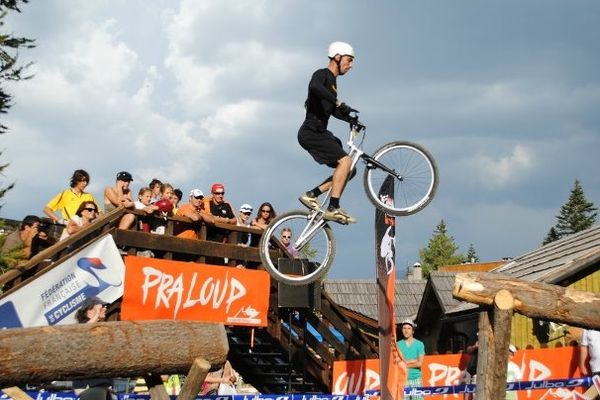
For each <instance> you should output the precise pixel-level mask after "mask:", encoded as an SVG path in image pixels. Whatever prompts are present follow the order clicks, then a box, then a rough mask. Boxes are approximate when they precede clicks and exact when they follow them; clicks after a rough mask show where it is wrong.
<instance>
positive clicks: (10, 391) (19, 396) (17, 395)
mask: <svg viewBox="0 0 600 400" xmlns="http://www.w3.org/2000/svg"><path fill="white" fill-rule="evenodd" d="M2 391H3V392H4V393H6V395H7V396H8V397H10V398H11V399H13V400H33V399H32V398H31V397H29V395H28V394H27V393H25V392H24V391H22V390H21V388H20V387H18V386H12V387H7V388H4V389H2Z"/></svg>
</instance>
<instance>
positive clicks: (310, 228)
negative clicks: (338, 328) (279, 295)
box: [259, 210, 335, 285]
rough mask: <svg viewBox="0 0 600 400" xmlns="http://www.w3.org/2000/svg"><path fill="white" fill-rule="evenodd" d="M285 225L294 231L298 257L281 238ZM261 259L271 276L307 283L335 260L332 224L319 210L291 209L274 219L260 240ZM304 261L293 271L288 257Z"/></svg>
mask: <svg viewBox="0 0 600 400" xmlns="http://www.w3.org/2000/svg"><path fill="white" fill-rule="evenodd" d="M284 228H289V229H290V230H291V232H292V239H291V244H292V246H294V249H295V250H296V251H297V253H298V254H297V255H296V256H295V257H294V256H293V255H292V254H290V252H288V251H287V250H284V246H283V245H282V244H281V241H280V238H281V234H282V231H283V229H284ZM259 253H260V258H261V260H262V262H263V266H264V267H265V269H266V270H267V271H269V273H270V274H271V276H272V277H273V278H274V279H276V280H278V281H280V282H283V283H286V284H288V285H307V284H309V283H311V282H314V281H316V280H319V279H321V278H322V277H323V276H324V275H325V274H326V273H327V271H329V268H331V264H332V263H333V258H334V256H335V238H334V236H333V232H332V230H331V227H330V226H329V225H328V224H327V222H326V221H324V220H322V219H321V217H320V215H318V213H315V212H306V211H301V210H295V211H290V212H287V213H284V214H281V215H278V216H277V217H276V218H274V219H273V221H271V223H270V224H269V225H268V226H267V228H266V229H265V231H264V232H263V235H262V237H261V239H260V244H259ZM290 259H295V260H301V264H302V266H301V267H300V268H298V267H299V264H300V262H297V263H295V266H296V267H297V268H296V269H295V270H290V269H289V268H290V265H289V264H290V263H289V262H286V260H290Z"/></svg>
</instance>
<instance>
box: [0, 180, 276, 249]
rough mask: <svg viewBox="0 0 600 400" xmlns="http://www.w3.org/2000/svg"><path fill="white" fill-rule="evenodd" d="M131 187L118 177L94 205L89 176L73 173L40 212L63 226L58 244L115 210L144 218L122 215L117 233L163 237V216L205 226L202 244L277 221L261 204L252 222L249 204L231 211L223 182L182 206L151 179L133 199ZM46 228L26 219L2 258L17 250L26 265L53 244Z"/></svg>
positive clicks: (183, 232)
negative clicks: (136, 232)
mask: <svg viewBox="0 0 600 400" xmlns="http://www.w3.org/2000/svg"><path fill="white" fill-rule="evenodd" d="M133 182H134V179H133V176H132V174H131V173H129V172H127V171H120V172H118V173H117V174H116V177H115V184H114V185H112V186H107V187H106V188H105V189H104V192H103V202H102V203H99V202H98V201H97V200H96V198H95V197H94V195H92V194H91V193H89V192H87V191H86V188H87V187H88V185H89V183H90V175H89V174H88V173H87V172H86V171H85V170H83V169H78V170H76V171H74V172H73V175H72V176H71V178H70V182H69V187H68V188H66V189H64V190H62V191H61V192H60V193H58V194H57V195H56V196H54V197H53V198H52V199H51V200H50V201H49V202H48V203H47V204H46V205H45V206H44V208H43V213H44V214H45V216H46V217H47V218H48V219H49V220H50V222H51V223H52V224H54V225H55V226H63V227H64V228H63V229H62V234H60V235H56V236H57V237H56V239H58V240H62V239H64V238H66V237H68V236H69V235H72V234H74V233H76V232H78V231H80V230H81V229H84V228H85V227H87V226H88V225H90V224H93V223H94V221H96V220H97V219H98V218H99V217H101V216H102V215H103V214H105V213H108V212H111V211H112V210H114V209H116V208H119V207H124V208H125V209H130V210H139V211H142V212H143V214H145V216H144V215H139V214H140V213H139V212H138V213H126V214H124V215H123V217H122V218H121V220H120V221H119V225H118V228H119V229H137V230H141V231H144V232H151V233H155V234H164V233H165V231H166V225H167V222H166V218H164V217H169V216H175V215H176V216H181V217H187V218H189V219H190V220H191V221H192V222H204V223H207V224H209V225H210V227H209V229H208V231H207V239H208V240H212V241H218V242H227V241H228V240H229V231H228V230H227V229H224V228H223V227H222V224H225V225H239V226H249V227H254V228H258V229H264V228H265V227H266V226H267V225H268V224H269V222H270V221H271V220H272V219H273V218H274V217H275V216H276V212H275V209H274V207H273V205H272V204H271V203H269V202H263V203H262V204H261V205H260V207H258V209H257V210H256V215H255V216H254V217H253V216H252V212H253V207H252V206H251V205H250V204H249V203H244V204H243V205H242V206H241V207H240V208H239V209H236V208H234V207H233V206H232V205H231V203H230V202H229V201H227V200H226V197H225V186H224V185H223V184H222V183H213V184H212V185H211V186H210V192H209V193H208V195H206V196H205V195H204V192H203V191H202V189H199V188H193V189H191V190H190V191H189V192H186V193H189V196H188V199H187V202H185V199H183V196H184V194H183V193H184V191H182V190H181V189H177V188H175V187H174V186H173V185H171V184H170V183H167V182H162V181H161V180H159V179H156V178H154V179H152V180H151V181H150V182H149V183H148V186H142V187H141V188H140V189H139V191H138V192H137V198H134V196H133V193H132V192H133V190H132V186H133ZM182 200H183V201H182ZM101 204H102V206H103V208H102V207H101ZM156 217H163V218H156ZM215 223H218V224H220V225H221V227H215V226H214V224H215ZM136 224H137V225H136ZM46 225H47V224H44V223H43V219H40V218H39V217H37V216H34V215H29V216H27V217H25V218H24V220H23V223H22V225H21V227H20V229H19V230H18V231H15V232H13V233H12V234H10V235H9V236H7V237H6V239H5V241H4V243H3V245H2V250H1V251H2V255H5V254H7V253H8V252H9V251H14V250H15V249H17V250H18V255H19V258H21V259H23V260H26V259H28V258H31V257H33V256H34V255H35V254H37V253H38V252H39V251H41V250H43V249H45V248H47V247H49V246H51V245H52V244H54V243H55V241H56V240H53V238H52V237H50V235H49V234H48V232H47V230H46V229H45V227H46ZM197 232H198V230H197V229H193V226H191V225H189V224H180V225H179V226H176V229H175V231H174V234H176V235H177V236H178V237H182V238H188V239H195V238H198V234H197ZM259 238H260V236H259V235H252V234H250V233H243V232H240V233H239V235H238V239H237V244H240V245H243V246H256V245H257V244H258V240H259Z"/></svg>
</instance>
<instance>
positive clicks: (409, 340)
mask: <svg viewBox="0 0 600 400" xmlns="http://www.w3.org/2000/svg"><path fill="white" fill-rule="evenodd" d="M401 326H402V336H403V337H404V339H402V340H399V341H398V343H397V344H398V348H399V349H400V352H401V353H402V356H403V357H404V360H405V361H406V366H407V367H408V375H407V379H406V386H407V387H420V386H422V380H421V366H422V364H423V357H425V345H424V344H423V342H421V341H420V340H418V339H415V337H414V333H415V328H416V327H417V326H416V325H415V323H414V322H413V321H411V320H410V319H405V320H404V321H402V324H401ZM404 399H410V400H422V399H423V397H422V396H404Z"/></svg>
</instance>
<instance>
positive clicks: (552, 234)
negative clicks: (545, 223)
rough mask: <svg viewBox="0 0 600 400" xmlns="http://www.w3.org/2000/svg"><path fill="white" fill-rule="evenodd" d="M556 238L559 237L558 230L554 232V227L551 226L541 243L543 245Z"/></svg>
mask: <svg viewBox="0 0 600 400" xmlns="http://www.w3.org/2000/svg"><path fill="white" fill-rule="evenodd" d="M558 239H560V235H559V234H558V232H556V228H554V227H552V228H550V231H548V234H547V235H546V238H545V239H544V241H543V242H542V245H544V246H545V245H547V244H548V243H552V242H554V241H556V240H558Z"/></svg>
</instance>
